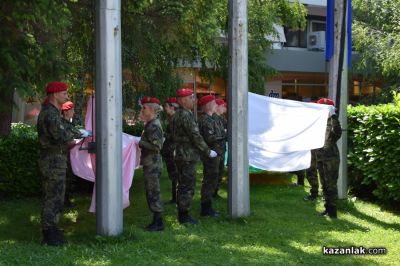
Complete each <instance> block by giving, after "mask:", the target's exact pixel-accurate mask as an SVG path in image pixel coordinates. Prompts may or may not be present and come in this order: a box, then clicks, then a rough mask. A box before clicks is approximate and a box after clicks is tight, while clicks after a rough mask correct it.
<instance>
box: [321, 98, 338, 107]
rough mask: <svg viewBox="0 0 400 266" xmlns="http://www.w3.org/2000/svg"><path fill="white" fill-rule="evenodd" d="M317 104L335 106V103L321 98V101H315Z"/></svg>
mask: <svg viewBox="0 0 400 266" xmlns="http://www.w3.org/2000/svg"><path fill="white" fill-rule="evenodd" d="M317 103H319V104H327V105H333V106H335V102H334V101H333V100H331V99H328V98H321V99H319V100H318V101H317Z"/></svg>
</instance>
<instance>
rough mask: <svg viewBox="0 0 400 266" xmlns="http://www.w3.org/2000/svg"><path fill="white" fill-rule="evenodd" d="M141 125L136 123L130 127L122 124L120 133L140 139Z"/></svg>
mask: <svg viewBox="0 0 400 266" xmlns="http://www.w3.org/2000/svg"><path fill="white" fill-rule="evenodd" d="M143 128H144V126H143V123H136V124H134V125H132V126H129V125H126V124H124V126H123V129H122V131H123V132H124V133H127V134H129V135H132V136H137V137H140V136H141V135H142V131H143Z"/></svg>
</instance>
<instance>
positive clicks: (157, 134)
mask: <svg viewBox="0 0 400 266" xmlns="http://www.w3.org/2000/svg"><path fill="white" fill-rule="evenodd" d="M162 145H163V130H162V127H161V123H160V120H159V119H158V118H155V119H153V120H151V121H149V122H147V123H146V125H145V126H144V129H143V132H142V136H141V138H140V141H139V147H140V148H141V156H140V162H141V165H150V164H153V163H155V162H158V161H160V151H161V148H162Z"/></svg>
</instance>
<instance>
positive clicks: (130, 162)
mask: <svg viewBox="0 0 400 266" xmlns="http://www.w3.org/2000/svg"><path fill="white" fill-rule="evenodd" d="M94 107H95V105H94V102H93V97H90V99H89V101H88V104H87V111H86V118H85V128H86V129H87V130H90V131H92V132H93V135H94V137H96V134H95V132H94V129H95V124H94V122H95V121H94V120H93V117H94V110H95V109H94ZM139 140H140V137H135V136H131V135H129V134H125V133H122V197H123V198H122V202H123V207H124V208H126V207H128V206H129V204H130V203H129V189H130V187H131V185H132V180H133V174H134V170H135V169H136V168H137V167H138V166H139V163H140V149H139V146H138V143H139ZM91 141H92V137H88V138H85V140H84V143H83V144H82V147H87V145H88V143H89V142H91ZM80 146H81V145H76V146H75V147H74V148H72V149H71V150H70V158H71V167H72V171H73V172H74V174H75V175H77V176H79V177H81V178H83V179H86V180H88V181H91V182H95V180H96V175H95V170H96V167H95V165H96V164H95V163H96V155H95V154H93V153H88V151H87V150H79V148H80ZM95 211H96V190H95V186H94V188H93V195H92V202H91V204H90V208H89V212H95Z"/></svg>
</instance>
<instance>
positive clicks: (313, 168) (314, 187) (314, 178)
mask: <svg viewBox="0 0 400 266" xmlns="http://www.w3.org/2000/svg"><path fill="white" fill-rule="evenodd" d="M306 174H307V180H308V183H310V186H311V189H310V194H311V196H318V189H319V182H318V173H317V160H316V157H315V155H314V154H313V151H311V165H310V168H308V169H307V170H306Z"/></svg>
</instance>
